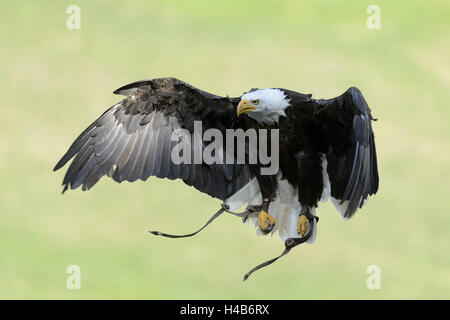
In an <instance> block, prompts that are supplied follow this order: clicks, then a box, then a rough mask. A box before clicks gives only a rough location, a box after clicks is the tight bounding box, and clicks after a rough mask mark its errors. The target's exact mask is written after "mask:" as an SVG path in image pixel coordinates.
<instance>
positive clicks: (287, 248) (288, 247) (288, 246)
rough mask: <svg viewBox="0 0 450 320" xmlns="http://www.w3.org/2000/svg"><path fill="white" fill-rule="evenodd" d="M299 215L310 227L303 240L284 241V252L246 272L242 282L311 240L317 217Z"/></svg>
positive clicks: (308, 214)
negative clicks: (304, 217)
mask: <svg viewBox="0 0 450 320" xmlns="http://www.w3.org/2000/svg"><path fill="white" fill-rule="evenodd" d="M300 215H304V216H306V218H307V219H308V222H309V225H310V228H309V232H308V233H307V234H306V235H305V236H304V237H303V238H289V239H286V241H285V242H284V246H285V249H284V251H283V252H282V253H281V254H280V255H279V256H278V257H275V258H273V259H270V260H268V261H266V262H263V263H261V264H259V265H257V266H256V267H254V268H253V269H251V270H250V271H249V272H247V273H246V274H245V276H244V281H245V280H247V279H248V278H249V277H250V275H251V274H252V273H253V272H255V271H257V270H259V269H262V268H264V267H267V266H268V265H271V264H272V263H274V262H275V261H277V260H278V259H280V258H281V257H282V256H285V255H287V254H288V253H289V252H290V251H291V249H292V248H294V247H296V246H298V245H300V244H302V243H304V242H306V241H308V240H309V238H311V236H312V234H313V232H314V224H313V223H314V220H316V222H318V221H319V217H316V216H313V215H312V214H310V213H309V212H308V213H302V214H300Z"/></svg>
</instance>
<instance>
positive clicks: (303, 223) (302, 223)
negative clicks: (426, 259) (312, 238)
mask: <svg viewBox="0 0 450 320" xmlns="http://www.w3.org/2000/svg"><path fill="white" fill-rule="evenodd" d="M307 228H308V219H306V216H305V215H301V216H300V217H299V218H298V221H297V233H298V234H299V235H300V236H301V237H302V238H303V237H304V236H305V234H306V229H307Z"/></svg>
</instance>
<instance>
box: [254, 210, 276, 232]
mask: <svg viewBox="0 0 450 320" xmlns="http://www.w3.org/2000/svg"><path fill="white" fill-rule="evenodd" d="M258 222H259V229H260V230H261V231H262V232H263V233H264V234H268V233H269V232H271V231H272V230H273V228H274V227H275V223H276V220H275V218H274V217H272V216H271V215H270V214H268V213H267V212H266V211H264V210H261V211H260V212H259V216H258Z"/></svg>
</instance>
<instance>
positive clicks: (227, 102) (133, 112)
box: [54, 78, 249, 200]
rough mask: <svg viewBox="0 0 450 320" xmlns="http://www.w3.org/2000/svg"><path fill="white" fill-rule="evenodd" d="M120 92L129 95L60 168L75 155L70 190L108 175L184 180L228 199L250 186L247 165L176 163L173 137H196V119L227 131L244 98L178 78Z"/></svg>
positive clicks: (91, 130) (144, 83)
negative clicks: (247, 185) (222, 95)
mask: <svg viewBox="0 0 450 320" xmlns="http://www.w3.org/2000/svg"><path fill="white" fill-rule="evenodd" d="M114 93H116V94H124V95H126V96H127V97H126V98H125V99H124V100H123V101H121V102H119V103H118V104H116V105H114V106H112V107H111V108H110V109H108V110H107V111H106V112H105V113H104V114H103V115H102V116H100V118H98V119H97V120H96V121H95V122H94V123H92V124H91V125H90V126H89V127H88V128H87V129H86V130H85V131H84V132H83V133H82V134H81V135H80V136H79V137H78V138H77V139H76V140H75V142H74V143H73V144H72V146H71V147H70V148H69V150H68V151H67V153H66V154H65V155H64V156H63V157H62V159H61V160H60V161H59V162H58V164H57V165H56V166H55V169H54V170H58V169H59V168H61V167H63V166H64V165H65V164H66V163H67V162H68V161H69V160H70V159H72V158H73V157H74V160H73V161H72V162H71V164H70V166H69V169H68V170H67V172H66V175H65V177H64V180H63V185H64V191H65V190H67V189H68V188H71V189H75V188H77V187H79V186H82V189H83V190H88V189H90V188H91V187H92V186H93V185H95V184H96V183H97V181H98V180H99V179H100V178H101V177H102V176H104V175H108V176H111V177H112V178H113V179H114V180H115V181H117V182H122V181H124V180H126V181H130V182H132V181H135V180H137V179H141V180H146V179H147V178H148V177H150V176H156V177H159V178H169V179H177V178H178V179H182V180H183V181H184V182H185V183H186V184H188V185H190V186H194V187H195V188H197V189H198V190H200V191H201V192H204V193H207V194H209V195H210V196H213V197H216V198H219V199H222V200H224V199H226V198H227V197H228V196H230V195H231V194H233V193H234V192H235V191H237V190H238V189H239V188H240V187H242V186H243V185H244V184H245V183H247V182H248V180H249V172H248V168H247V166H246V165H239V164H219V163H217V164H211V165H207V164H205V163H200V164H194V163H192V164H189V163H179V164H175V163H174V162H173V161H172V159H171V153H172V150H173V149H174V147H175V145H177V144H178V143H179V142H180V141H176V140H175V139H173V137H175V138H176V137H179V138H185V137H183V135H185V134H186V133H189V134H192V133H193V131H194V121H201V123H202V129H203V132H204V131H205V130H206V129H210V128H216V129H218V130H220V131H221V132H223V133H224V132H225V130H226V129H227V128H231V126H232V124H233V121H234V119H235V117H236V111H235V110H236V104H237V102H238V99H230V98H225V97H219V96H215V95H212V94H209V93H207V92H205V91H202V90H199V89H197V88H195V87H193V86H190V85H189V84H187V83H184V82H182V81H180V80H177V79H174V78H160V79H153V80H144V81H139V82H135V83H132V84H129V85H126V86H124V87H121V88H119V89H118V90H116V91H115V92H114ZM174 134H175V136H173V135H174ZM224 136H225V135H224ZM193 139H197V141H198V139H199V137H194V135H193V134H192V135H191V144H190V147H191V153H192V154H193V153H194V152H195V150H194V148H196V146H197V151H198V146H200V148H201V149H202V150H203V149H204V147H205V145H204V144H202V142H201V138H200V144H198V145H195V143H194V142H193ZM224 151H225V152H226V150H224ZM224 154H225V153H224ZM224 162H225V161H224Z"/></svg>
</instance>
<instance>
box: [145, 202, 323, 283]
mask: <svg viewBox="0 0 450 320" xmlns="http://www.w3.org/2000/svg"><path fill="white" fill-rule="evenodd" d="M221 206H222V208H221V209H220V210H219V211H217V212H216V213H215V214H214V215H213V216H212V217H211V218H209V220H208V221H207V222H206V223H205V224H204V225H203V227H201V228H200V229H198V230H197V231H195V232H192V233H188V234H183V235H176V234H169V233H164V232H160V231H149V232H150V233H151V234H153V235H155V236H162V237H166V238H175V239H176V238H187V237H192V236H195V235H196V234H197V233H199V232H200V231H202V230H203V229H205V228H206V227H207V226H208V225H209V224H211V222H213V221H214V220H216V219H217V218H218V217H219V216H220V215H221V214H222V213H224V212H227V213H230V214H232V215H234V216H237V217H240V218H242V219H243V221H244V222H245V221H246V220H247V218H248V217H249V215H250V214H252V213H254V212H259V211H260V210H261V206H257V205H251V206H247V208H246V209H245V211H244V212H233V211H230V207H229V206H228V205H227V204H226V203H222V204H221ZM300 215H304V216H306V218H307V219H308V222H309V225H310V228H309V232H308V233H307V234H306V235H305V236H304V237H303V238H289V239H286V241H285V242H284V246H285V249H284V251H283V252H282V253H281V254H280V255H279V256H278V257H276V258H273V259H270V260H268V261H266V262H263V263H261V264H259V265H257V266H256V267H254V268H253V269H251V270H250V271H249V272H247V273H246V274H245V276H244V281H245V280H247V279H248V278H249V277H250V275H251V274H252V273H254V272H255V271H257V270H259V269H262V268H264V267H267V266H268V265H271V264H272V263H274V262H275V261H277V260H278V259H280V258H281V257H282V256H285V255H287V254H288V253H289V252H290V251H291V249H292V248H294V247H296V246H298V245H300V244H302V243H304V242H306V241H308V240H309V238H311V236H312V234H313V231H314V224H313V223H314V220H316V222H318V221H319V217H316V216H313V215H312V214H310V213H309V212H303V211H302V213H301V214H300Z"/></svg>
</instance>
